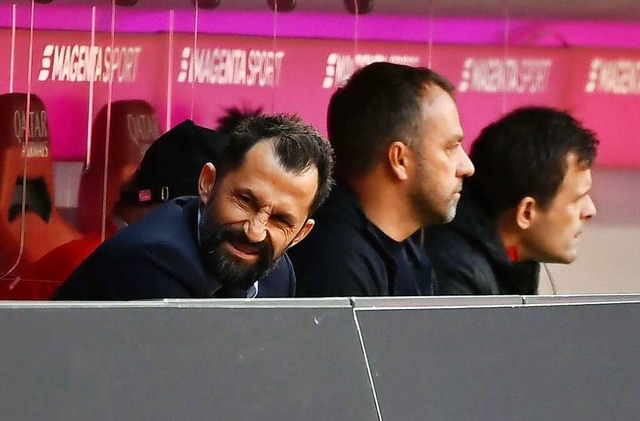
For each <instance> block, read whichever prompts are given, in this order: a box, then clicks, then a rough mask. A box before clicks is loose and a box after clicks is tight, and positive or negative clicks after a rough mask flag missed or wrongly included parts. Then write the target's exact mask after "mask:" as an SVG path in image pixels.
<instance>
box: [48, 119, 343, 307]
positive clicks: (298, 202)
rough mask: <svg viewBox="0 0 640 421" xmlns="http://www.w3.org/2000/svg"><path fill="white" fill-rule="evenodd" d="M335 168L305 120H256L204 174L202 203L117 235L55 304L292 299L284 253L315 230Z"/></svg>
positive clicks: (186, 202)
mask: <svg viewBox="0 0 640 421" xmlns="http://www.w3.org/2000/svg"><path fill="white" fill-rule="evenodd" d="M332 165H333V163H332V156H331V149H330V146H329V145H328V143H327V142H325V141H324V140H323V139H322V137H321V136H320V135H319V134H318V133H317V132H316V131H315V130H314V129H313V128H311V127H310V126H307V125H304V124H302V123H301V122H300V120H299V119H298V118H295V117H289V116H274V117H269V116H260V117H256V118H254V119H250V120H248V121H247V122H245V123H244V124H243V125H241V126H240V127H239V128H238V130H237V131H236V132H235V133H234V135H233V136H232V137H231V138H230V140H229V144H228V145H227V146H226V147H225V148H224V150H223V151H222V154H221V156H220V159H219V163H218V165H217V167H214V166H213V165H212V164H211V163H207V164H206V165H205V166H204V168H203V169H202V171H201V173H200V179H199V184H198V187H199V195H200V197H199V198H197V197H182V198H177V199H174V200H172V201H170V202H168V203H166V204H164V205H162V206H160V207H159V208H157V209H156V210H154V211H153V212H151V213H150V214H148V215H147V216H145V217H143V218H142V219H141V220H140V221H138V222H137V223H136V224H133V225H131V226H129V227H127V228H125V229H123V230H121V231H119V232H118V233H117V234H116V235H114V236H113V237H111V238H110V239H109V240H107V241H106V242H105V243H103V245H102V246H100V247H99V248H98V249H97V250H96V251H95V252H94V253H93V254H92V255H91V256H89V258H88V259H87V260H86V261H85V262H84V263H83V264H82V265H80V267H79V268H78V269H77V270H76V271H75V272H74V273H73V274H72V275H71V277H70V278H69V279H68V280H67V281H66V282H65V283H64V284H63V285H62V287H61V288H60V289H59V290H58V292H57V293H56V297H55V298H57V299H88V300H131V299H148V298H211V297H217V298H226V297H252V296H256V295H257V296H290V295H291V294H292V288H293V285H294V283H295V277H294V274H293V270H292V267H291V264H290V262H289V260H288V258H287V256H286V254H285V252H286V250H287V249H288V248H289V247H292V246H293V245H295V244H297V243H298V242H299V241H301V240H302V239H303V238H304V237H305V236H306V235H307V234H308V233H309V231H310V230H311V228H312V227H313V225H314V221H313V220H312V219H310V218H309V216H310V215H311V214H312V213H313V212H314V211H315V210H316V209H317V208H318V207H319V206H320V204H321V203H322V202H323V201H324V199H325V198H326V197H327V195H328V194H329V191H330V189H331V184H332V180H331V176H330V174H331V170H332ZM270 272H271V273H270ZM258 280H260V281H259V282H258V283H257V285H256V281H258ZM265 290H266V291H271V293H270V294H264V291H265Z"/></svg>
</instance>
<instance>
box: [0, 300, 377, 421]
mask: <svg viewBox="0 0 640 421" xmlns="http://www.w3.org/2000/svg"><path fill="white" fill-rule="evenodd" d="M240 301H241V302H240V303H236V304H233V303H231V304H227V303H226V302H225V303H224V304H220V306H218V307H216V305H215V304H211V302H209V303H203V302H193V303H185V302H183V303H180V302H165V303H154V304H149V303H146V304H145V303H129V304H127V305H126V306H123V304H120V305H118V304H109V305H99V304H91V305H70V306H69V307H67V308H56V307H54V306H53V305H48V306H47V305H36V304H34V305H32V306H27V307H23V306H17V305H5V306H2V305H0V318H1V320H2V322H1V323H0V338H2V341H3V343H2V346H1V347H0V364H1V365H0V378H2V383H3V386H2V399H1V404H0V419H1V420H12V421H39V420H48V421H58V420H60V421H62V420H64V421H70V420H91V421H102V420H105V421H106V420H109V421H113V420H118V421H121V420H122V421H124V420H127V421H129V420H136V421H137V420H153V421H162V420H166V421H176V420H234V421H235V420H261V421H262V420H274V421H276V420H277V421H282V420H323V421H325V420H334V419H335V420H357V421H363V420H376V419H377V415H376V411H375V406H374V402H373V397H372V393H371V389H370V386H369V382H368V377H367V373H366V366H365V363H364V357H363V352H362V348H361V344H360V342H359V339H358V334H357V331H356V328H355V322H354V318H353V310H352V309H351V307H350V305H349V302H348V300H346V299H345V300H342V301H341V302H340V303H339V304H338V305H336V303H335V302H331V301H326V302H324V303H316V304H313V305H311V304H309V305H306V306H305V307H302V308H290V307H291V306H289V308H287V306H286V305H285V306H281V307H278V306H277V302H275V303H271V304H269V303H268V301H262V303H258V305H255V306H253V308H245V307H247V306H248V305H247V304H246V303H247V301H246V300H240ZM334 301H336V300H334ZM264 303H267V304H266V305H265V304H264ZM62 306H64V304H62ZM249 307H251V306H250V305H249Z"/></svg>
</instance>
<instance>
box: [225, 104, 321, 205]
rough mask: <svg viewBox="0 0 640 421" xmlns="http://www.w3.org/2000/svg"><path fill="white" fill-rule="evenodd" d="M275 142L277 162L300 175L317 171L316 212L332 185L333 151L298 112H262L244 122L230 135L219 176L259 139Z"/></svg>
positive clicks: (237, 164) (240, 163)
mask: <svg viewBox="0 0 640 421" xmlns="http://www.w3.org/2000/svg"><path fill="white" fill-rule="evenodd" d="M261 141H269V142H272V143H273V151H274V155H275V157H276V160H277V161H278V163H279V164H280V165H281V166H282V168H284V169H285V170H287V171H288V172H290V173H293V174H296V175H300V174H303V173H305V172H306V171H308V170H309V169H312V168H313V167H315V168H317V170H318V191H317V192H316V195H315V197H314V199H313V203H312V204H311V211H310V213H309V214H310V215H311V214H313V213H314V212H315V211H316V210H317V209H318V208H319V207H320V205H321V204H322V203H323V202H324V200H325V199H326V198H327V196H328V195H329V193H330V192H331V187H332V186H333V178H332V177H331V174H332V171H333V150H332V149H331V145H330V144H329V142H327V141H326V140H325V139H323V138H322V136H321V135H320V133H318V132H317V131H316V129H314V128H313V127H312V126H310V125H308V124H305V123H303V122H302V120H301V119H300V117H298V116H296V115H286V114H279V115H272V116H269V115H259V116H256V117H252V118H249V119H246V120H245V121H243V122H242V123H241V124H240V125H239V126H238V128H237V129H236V131H235V132H233V133H232V134H231V137H230V139H229V143H228V144H227V146H226V147H225V148H224V149H223V150H222V154H221V155H220V159H219V162H220V164H219V165H218V166H217V170H218V177H223V176H224V174H226V173H228V172H230V171H232V170H233V169H235V168H238V167H239V166H241V165H242V163H243V162H244V158H245V156H246V155H247V152H248V151H249V150H250V149H251V148H252V147H253V146H254V145H255V144H256V143H258V142H261Z"/></svg>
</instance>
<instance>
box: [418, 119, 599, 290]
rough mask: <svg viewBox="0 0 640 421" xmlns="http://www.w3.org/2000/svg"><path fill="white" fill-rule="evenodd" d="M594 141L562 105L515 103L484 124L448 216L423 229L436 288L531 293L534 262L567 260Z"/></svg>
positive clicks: (584, 213) (584, 214) (585, 197)
mask: <svg viewBox="0 0 640 421" xmlns="http://www.w3.org/2000/svg"><path fill="white" fill-rule="evenodd" d="M597 145H598V141H597V140H596V138H595V135H594V134H593V133H592V132H591V131H589V130H588V129H585V128H584V127H583V126H582V125H581V124H580V123H579V122H578V121H576V120H575V119H574V118H573V117H571V116H570V115H569V114H567V113H565V112H561V111H558V110H554V109H551V108H544V107H526V108H521V109H517V110H515V111H513V112H511V113H509V114H507V115H506V116H504V117H503V118H501V119H500V120H498V121H496V122H495V123H493V124H491V125H489V126H488V127H486V128H485V129H484V130H483V131H482V133H481V134H480V136H479V137H478V139H476V141H475V142H474V144H473V146H472V148H471V153H470V154H469V156H470V158H471V160H472V161H473V163H474V165H475V168H476V172H475V174H474V176H473V177H471V178H469V179H467V180H466V181H465V183H464V191H463V194H462V198H461V200H460V204H459V206H458V213H457V215H456V218H455V219H454V220H453V221H452V222H451V223H449V224H446V225H442V226H434V227H430V228H428V229H426V230H425V244H426V250H427V252H428V255H429V257H430V258H431V261H432V263H433V268H434V272H435V275H436V280H437V288H436V289H437V291H438V294H442V295H458V294H473V295H476V294H477V295H494V294H517V295H522V294H535V293H536V292H537V289H538V274H539V262H550V263H571V262H572V261H573V260H574V259H575V258H576V256H577V244H578V239H579V235H580V234H581V232H582V228H583V225H584V223H585V222H586V221H587V220H588V219H590V218H591V217H593V216H594V215H595V214H596V208H595V205H594V203H593V201H592V200H591V196H590V195H589V192H590V189H591V184H592V182H591V170H590V168H591V166H592V164H593V161H594V159H595V155H596V149H597Z"/></svg>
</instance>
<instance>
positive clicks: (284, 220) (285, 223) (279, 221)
mask: <svg viewBox="0 0 640 421" xmlns="http://www.w3.org/2000/svg"><path fill="white" fill-rule="evenodd" d="M273 220H274V221H275V223H276V224H278V225H281V226H286V227H289V226H291V223H290V222H289V220H288V219H287V218H285V217H284V216H277V215H276V216H274V217H273Z"/></svg>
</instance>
